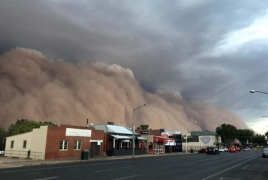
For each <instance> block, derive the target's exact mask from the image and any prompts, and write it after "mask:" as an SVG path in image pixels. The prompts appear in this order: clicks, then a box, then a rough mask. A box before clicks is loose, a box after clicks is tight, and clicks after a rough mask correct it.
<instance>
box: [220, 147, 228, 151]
mask: <svg viewBox="0 0 268 180" xmlns="http://www.w3.org/2000/svg"><path fill="white" fill-rule="evenodd" d="M219 151H220V152H228V149H227V148H226V147H221V148H220V149H219Z"/></svg>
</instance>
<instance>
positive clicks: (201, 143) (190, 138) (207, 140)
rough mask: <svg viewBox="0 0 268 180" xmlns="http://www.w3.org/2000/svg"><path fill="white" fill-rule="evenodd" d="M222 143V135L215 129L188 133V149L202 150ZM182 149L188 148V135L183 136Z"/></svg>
mask: <svg viewBox="0 0 268 180" xmlns="http://www.w3.org/2000/svg"><path fill="white" fill-rule="evenodd" d="M220 143H221V137H220V136H218V135H217V134H216V133H215V132H214V131H209V130H205V131H192V132H189V133H188V134H187V150H188V151H189V150H190V149H193V150H200V149H202V148H206V147H207V146H213V145H216V144H220ZM182 149H183V151H185V150H186V135H184V136H183V137H182Z"/></svg>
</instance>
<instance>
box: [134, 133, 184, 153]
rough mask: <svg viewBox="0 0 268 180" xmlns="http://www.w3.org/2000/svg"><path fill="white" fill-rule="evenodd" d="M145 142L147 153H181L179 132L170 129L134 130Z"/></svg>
mask: <svg viewBox="0 0 268 180" xmlns="http://www.w3.org/2000/svg"><path fill="white" fill-rule="evenodd" d="M136 132H137V133H139V134H140V135H141V137H142V138H145V139H146V140H147V142H148V143H147V144H146V150H147V153H154V154H164V153H174V152H182V142H181V132H180V131H176V130H170V129H156V130H152V129H150V130H136Z"/></svg>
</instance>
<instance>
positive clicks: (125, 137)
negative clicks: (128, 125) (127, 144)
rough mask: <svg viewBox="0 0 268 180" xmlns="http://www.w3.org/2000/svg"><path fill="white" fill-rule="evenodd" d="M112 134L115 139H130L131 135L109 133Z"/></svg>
mask: <svg viewBox="0 0 268 180" xmlns="http://www.w3.org/2000/svg"><path fill="white" fill-rule="evenodd" d="M111 136H113V137H114V138H115V139H132V137H129V136H121V135H111Z"/></svg>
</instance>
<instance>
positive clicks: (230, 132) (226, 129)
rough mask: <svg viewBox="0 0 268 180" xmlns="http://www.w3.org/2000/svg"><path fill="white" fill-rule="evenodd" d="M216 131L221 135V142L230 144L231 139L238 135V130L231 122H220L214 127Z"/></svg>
mask: <svg viewBox="0 0 268 180" xmlns="http://www.w3.org/2000/svg"><path fill="white" fill-rule="evenodd" d="M216 133H217V134H218V135H220V136H221V137H222V140H223V141H222V142H223V143H225V144H232V142H231V141H232V140H233V139H235V138H236V137H237V136H238V130H237V129H236V127H235V126H233V125H231V124H222V125H221V126H220V127H217V128H216Z"/></svg>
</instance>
